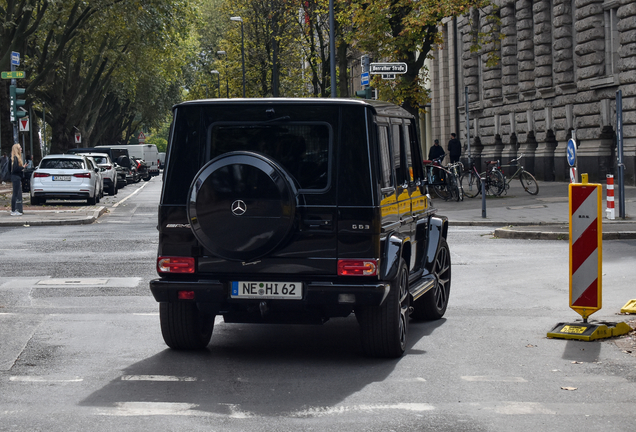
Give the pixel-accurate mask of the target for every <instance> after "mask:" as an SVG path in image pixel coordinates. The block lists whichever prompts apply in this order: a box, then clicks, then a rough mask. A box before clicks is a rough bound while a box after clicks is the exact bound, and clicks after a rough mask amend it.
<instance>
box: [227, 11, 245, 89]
mask: <svg viewBox="0 0 636 432" xmlns="http://www.w3.org/2000/svg"><path fill="white" fill-rule="evenodd" d="M230 21H238V22H240V23H241V64H242V66H243V97H245V37H244V34H243V18H241V17H238V16H236V17H231V18H230Z"/></svg>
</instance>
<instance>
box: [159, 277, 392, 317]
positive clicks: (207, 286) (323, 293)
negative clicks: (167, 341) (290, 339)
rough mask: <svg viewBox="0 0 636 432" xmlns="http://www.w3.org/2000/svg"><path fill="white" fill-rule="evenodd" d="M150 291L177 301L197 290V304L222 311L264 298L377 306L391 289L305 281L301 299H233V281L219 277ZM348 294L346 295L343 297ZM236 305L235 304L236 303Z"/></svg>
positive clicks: (174, 283)
mask: <svg viewBox="0 0 636 432" xmlns="http://www.w3.org/2000/svg"><path fill="white" fill-rule="evenodd" d="M150 291H151V292H152V295H153V296H154V298H155V300H156V301H158V302H176V301H180V300H179V299H178V293H179V291H193V292H194V301H195V302H196V303H214V304H216V305H218V306H219V309H220V310H224V309H227V308H236V307H237V306H239V307H240V305H250V304H254V303H259V302H261V301H266V302H272V303H279V302H281V303H285V304H286V305H287V306H292V307H293V306H294V305H296V306H297V307H298V308H299V309H302V308H304V307H307V306H344V305H350V306H352V307H356V306H377V305H380V304H381V303H382V302H383V301H384V299H385V297H386V295H387V294H388V292H389V284H388V283H381V282H378V283H375V284H335V283H329V282H305V283H303V297H302V299H301V300H280V299H273V300H270V299H233V298H230V283H229V282H221V281H218V280H196V281H168V280H163V279H155V280H152V281H150ZM343 295H344V296H343ZM232 305H233V306H232Z"/></svg>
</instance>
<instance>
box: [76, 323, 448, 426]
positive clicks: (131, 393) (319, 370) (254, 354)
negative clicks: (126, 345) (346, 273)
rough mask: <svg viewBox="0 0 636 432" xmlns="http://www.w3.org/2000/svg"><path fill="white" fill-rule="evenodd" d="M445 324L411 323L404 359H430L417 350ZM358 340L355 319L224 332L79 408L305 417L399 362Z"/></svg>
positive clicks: (229, 327) (129, 374) (145, 366)
mask: <svg viewBox="0 0 636 432" xmlns="http://www.w3.org/2000/svg"><path fill="white" fill-rule="evenodd" d="M443 323H444V320H440V321H436V322H425V323H417V322H412V325H411V328H410V336H409V337H410V344H409V346H410V347H411V349H409V350H408V351H407V354H405V355H406V356H409V355H413V354H420V355H421V354H425V352H424V351H419V350H413V349H412V346H413V344H415V343H416V342H417V341H418V340H419V339H420V338H421V337H423V336H426V335H430V334H431V333H432V332H433V331H434V330H435V329H436V328H437V327H439V326H440V325H442V324H443ZM358 333H359V330H358V325H357V323H356V320H355V318H354V317H349V318H346V319H338V320H332V321H330V322H328V323H327V324H325V325H323V326H315V327H314V326H290V325H250V324H219V325H217V326H216V327H215V334H214V335H213V336H212V342H211V344H210V345H209V346H208V347H207V349H205V350H202V351H198V352H197V351H195V352H186V351H173V350H170V349H165V350H164V351H161V352H159V353H157V354H156V355H153V356H151V357H149V358H147V359H145V360H142V361H140V362H137V363H134V364H132V365H130V366H129V367H127V368H126V369H124V370H123V371H122V377H119V378H118V379H115V380H113V381H111V382H110V383H109V384H108V385H106V386H105V387H103V388H101V389H99V390H97V391H95V392H94V393H93V394H91V395H90V396H89V397H87V398H86V399H85V400H84V401H82V402H81V405H82V406H90V407H98V408H104V409H106V410H108V409H117V407H120V406H121V405H122V402H146V403H158V402H159V403H160V402H165V403H171V404H175V403H176V404H186V405H189V406H192V407H196V408H195V409H196V410H198V411H204V412H206V413H208V414H209V415H212V414H216V415H236V411H237V409H239V410H240V413H241V414H240V415H251V414H253V415H265V416H281V415H283V416H303V414H302V413H304V412H307V411H308V410H309V411H313V410H316V409H320V407H332V406H334V405H337V404H338V403H340V402H342V401H343V400H345V399H346V398H347V397H349V396H351V395H352V394H354V393H356V392H358V391H360V390H361V389H363V388H364V387H366V386H368V385H369V384H371V383H374V382H380V381H383V380H385V379H386V378H387V377H388V376H389V375H390V374H391V372H392V371H393V370H394V368H395V366H396V365H397V363H398V362H399V361H400V359H395V360H392V359H388V360H387V359H369V358H366V357H364V356H363V354H362V351H361V347H360V342H359V334H358ZM138 377H142V378H138ZM143 377H145V378H143ZM151 377H171V378H169V379H173V381H165V379H164V380H163V381H160V380H154V381H153V380H152V379H154V378H151ZM237 407H240V408H237Z"/></svg>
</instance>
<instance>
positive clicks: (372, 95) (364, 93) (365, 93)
mask: <svg viewBox="0 0 636 432" xmlns="http://www.w3.org/2000/svg"><path fill="white" fill-rule="evenodd" d="M376 92H377V90H376V89H374V88H373V87H366V88H365V89H363V90H358V91H357V92H356V96H358V97H361V98H362V99H377V98H378V97H377V93H376Z"/></svg>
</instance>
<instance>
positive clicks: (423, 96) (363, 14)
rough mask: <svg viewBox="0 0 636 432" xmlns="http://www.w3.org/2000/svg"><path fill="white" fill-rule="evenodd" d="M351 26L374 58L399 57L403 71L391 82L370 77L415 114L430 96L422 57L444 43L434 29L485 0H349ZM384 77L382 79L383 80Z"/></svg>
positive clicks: (386, 94) (362, 47)
mask: <svg viewBox="0 0 636 432" xmlns="http://www.w3.org/2000/svg"><path fill="white" fill-rule="evenodd" d="M348 2H349V5H350V9H348V10H349V11H350V13H351V19H352V22H353V26H354V30H353V32H352V33H351V34H350V36H349V40H350V41H351V42H352V43H354V44H355V45H356V46H357V47H358V48H359V49H360V50H362V51H366V52H369V53H371V54H372V55H373V57H374V59H375V60H376V61H389V62H404V63H406V64H407V66H408V72H407V73H406V74H404V75H400V76H399V77H398V78H397V79H396V80H395V81H392V82H387V80H381V79H379V78H378V77H375V78H374V80H373V85H375V86H377V87H378V88H380V91H381V95H382V98H383V99H386V100H390V101H392V102H395V103H398V104H400V105H402V106H403V107H404V108H405V109H407V110H408V111H409V112H411V113H412V114H414V115H418V114H419V110H420V109H423V107H424V106H425V105H426V103H427V102H428V100H429V96H428V93H427V91H426V89H425V87H424V80H425V79H426V70H425V68H424V61H425V59H426V58H427V56H429V55H431V48H432V47H433V45H435V44H440V45H441V44H443V42H444V41H443V40H442V38H441V34H440V33H439V32H438V28H439V25H440V24H441V22H442V20H443V19H444V18H447V17H456V16H459V15H462V14H465V13H468V11H469V10H470V9H471V8H480V7H485V6H487V5H488V4H489V3H490V2H489V0H420V1H413V0H348ZM383 81H384V82H383Z"/></svg>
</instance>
